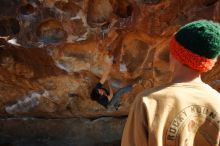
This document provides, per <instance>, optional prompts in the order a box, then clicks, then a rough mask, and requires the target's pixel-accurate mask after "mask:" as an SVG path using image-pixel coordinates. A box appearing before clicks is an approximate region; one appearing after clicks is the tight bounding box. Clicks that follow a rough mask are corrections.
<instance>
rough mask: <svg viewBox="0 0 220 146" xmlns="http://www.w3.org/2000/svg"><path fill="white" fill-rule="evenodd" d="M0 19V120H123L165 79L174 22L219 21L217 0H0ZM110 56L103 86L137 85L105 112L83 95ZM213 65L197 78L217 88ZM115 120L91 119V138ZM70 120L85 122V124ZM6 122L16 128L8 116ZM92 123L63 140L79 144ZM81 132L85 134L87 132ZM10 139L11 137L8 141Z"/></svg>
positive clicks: (0, 135) (175, 27)
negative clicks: (142, 96) (133, 105)
mask: <svg viewBox="0 0 220 146" xmlns="http://www.w3.org/2000/svg"><path fill="white" fill-rule="evenodd" d="M0 17H1V18H0V36H1V37H2V38H1V39H0V105H1V106H0V115H1V117H4V118H6V119H7V118H9V117H10V118H12V117H13V118H15V117H20V118H22V117H35V118H36V117H38V118H45V119H51V118H57V119H58V120H61V119H62V118H65V119H66V120H67V118H77V119H78V120H80V119H83V118H89V119H93V118H99V117H102V116H105V117H106V116H113V117H123V116H126V115H127V114H128V110H129V107H130V104H131V103H132V102H133V100H134V99H135V96H136V94H137V93H138V92H140V91H141V90H143V89H148V88H151V87H154V86H158V85H161V84H165V83H167V82H169V81H170V77H171V75H172V73H171V72H170V70H169V45H168V44H169V38H170V37H171V36H172V35H173V34H174V33H175V31H176V30H177V29H178V28H179V27H180V26H182V25H184V24H186V23H188V22H190V21H193V20H198V19H211V20H214V21H217V22H220V1H219V0H190V1H183V0H163V1H162V0H22V1H17V0H10V1H8V0H1V5H0ZM110 58H113V61H114V64H113V66H112V70H111V72H110V75H109V77H108V81H106V84H105V86H106V87H107V88H112V89H113V91H114V92H116V91H118V89H120V88H122V87H125V86H127V85H132V84H136V85H137V86H135V87H134V88H133V89H132V90H131V91H130V92H128V93H125V94H123V95H122V96H120V101H121V105H120V107H119V109H118V110H116V109H113V108H112V109H106V108H104V107H103V106H102V105H100V104H98V103H97V102H95V101H93V100H91V98H90V93H91V90H92V88H93V87H94V86H95V85H96V83H98V81H99V80H100V78H101V76H102V74H103V73H104V72H105V68H106V65H107V62H108V61H109V60H110ZM219 62H220V61H219V60H218V62H217V63H216V66H215V67H214V68H213V70H211V71H209V72H207V73H205V74H203V76H202V78H203V80H204V81H205V82H206V83H208V84H210V85H211V86H213V87H214V88H215V89H216V90H218V91H220V88H219V87H220V84H219V80H220V76H219V75H220V73H219V72H220V68H219V64H220V63H219ZM111 120H112V119H110V121H111ZM34 121H35V120H34ZM67 121H68V120H67ZM70 121H71V120H70ZM103 121H105V120H104V119H102V118H101V122H103ZM121 121H124V119H123V118H122V119H121V120H113V123H111V124H110V125H108V124H109V123H108V122H106V125H107V126H106V125H105V124H100V123H99V122H96V124H97V125H95V126H94V127H95V128H97V131H96V132H97V133H96V134H94V135H96V136H97V135H99V134H100V133H101V132H103V129H105V128H106V127H107V128H108V127H110V128H111V125H117V124H119V125H120V126H121V125H123V124H122V123H120V122H121ZM0 122H1V121H0ZM28 122H30V121H28ZM28 122H27V124H30V123H31V122H30V123H28ZM38 122H42V121H38V120H36V123H35V124H37V123H38ZM74 122H75V121H74ZM114 122H115V123H114ZM24 123H25V122H24ZM75 123H76V125H81V126H82V125H83V126H87V123H88V122H85V121H84V122H82V123H80V122H78V121H77V122H75ZM45 124H48V122H45ZM99 124H100V125H99ZM9 125H14V126H16V119H15V121H12V122H11V121H10V123H9ZM48 125H49V124H48ZM70 125H71V124H70ZM70 125H69V126H70ZM6 126H7V124H6ZM17 126H22V124H18V125H17ZM31 126H32V125H31ZM55 126H56V124H55ZM57 126H59V124H58V125H57ZM105 126H106V127H105ZM33 127H34V126H33ZM39 127H41V125H40V126H39ZM64 127H65V126H64ZM94 127H87V129H86V128H84V131H82V132H81V133H80V135H79V139H77V138H76V139H74V140H73V141H70V143H69V145H71V144H74V143H80V141H81V140H82V139H80V137H81V138H82V137H83V136H84V134H85V133H87V130H92V128H94ZM122 127H123V126H121V127H119V128H120V129H122ZM1 128H2V127H1ZM36 128H38V126H36ZM50 128H51V129H50V130H52V129H53V128H54V127H53V126H51V127H50ZM67 128H68V126H67ZM99 128H100V129H99ZM18 129H19V128H18ZM116 129H117V128H113V130H112V131H113V132H110V133H109V135H108V134H106V135H105V136H106V137H111V136H112V135H114V132H115V133H117V132H118V131H117V130H116ZM2 130H3V131H4V130H5V131H6V130H8V129H7V127H6V128H4V127H3V129H0V131H2ZM50 130H49V131H50ZM75 130H77V128H76V129H75ZM52 131H53V130H52ZM54 131H56V130H54ZM14 132H15V131H14ZM28 132H30V131H28ZM38 132H39V131H38ZM50 132H51V131H50ZM58 132H59V130H58ZM61 132H62V131H61ZM12 133H13V131H12ZM12 133H9V134H10V135H11V134H12ZM23 134H24V133H23ZM72 134H75V133H74V132H73V133H72ZM3 135H4V133H1V132H0V145H1V144H6V143H7V140H5V141H1V139H2V137H3ZM6 135H7V133H6ZM24 135H25V134H24ZM70 135H71V132H70ZM70 135H68V137H69V136H70ZM118 135H121V133H118ZM50 136H52V137H53V135H50ZM56 136H57V135H56V134H55V137H56ZM89 136H90V137H91V139H92V134H91V133H90V135H89ZM36 137H37V135H36ZM94 137H95V136H94ZM29 138H30V137H29ZM32 138H33V137H31V138H30V139H32ZM11 139H13V135H12V136H11V137H10V138H8V140H9V141H10V140H11ZM94 139H95V141H94V145H95V144H99V145H104V144H107V145H108V144H109V145H110V143H111V142H112V144H113V143H114V141H117V144H116V145H118V143H120V142H118V141H120V136H118V138H113V139H112V140H109V141H102V140H101V141H99V139H98V138H97V137H95V138H94ZM66 140H67V139H66ZM67 141H68V140H67ZM16 142H17V143H19V142H18V141H16ZM105 142H106V143H105ZM27 143H28V142H27ZM88 143H89V142H88ZM88 143H86V144H83V143H82V144H81V145H88ZM13 145H16V143H13ZM17 145H19V144H17ZM20 145H22V146H23V145H25V142H23V143H22V142H21V143H20ZM27 145H28V144H27ZM29 145H30V143H29ZM42 145H47V144H42ZM48 145H53V144H52V143H50V144H48ZM67 145H68V144H67ZM79 145H80V144H79Z"/></svg>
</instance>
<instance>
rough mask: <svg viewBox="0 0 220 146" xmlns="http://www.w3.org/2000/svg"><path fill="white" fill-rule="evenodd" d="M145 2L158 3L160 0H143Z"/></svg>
mask: <svg viewBox="0 0 220 146" xmlns="http://www.w3.org/2000/svg"><path fill="white" fill-rule="evenodd" d="M143 2H144V3H145V4H158V3H160V0H143Z"/></svg>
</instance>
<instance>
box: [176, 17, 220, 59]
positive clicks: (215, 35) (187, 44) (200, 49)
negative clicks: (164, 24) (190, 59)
mask: <svg viewBox="0 0 220 146" xmlns="http://www.w3.org/2000/svg"><path fill="white" fill-rule="evenodd" d="M175 38H176V41H177V42H179V43H180V44H181V45H182V46H183V47H184V48H186V49H189V50H191V51H192V52H193V53H195V54H198V55H200V56H203V57H206V58H209V59H213V58H216V57H217V56H218V55H219V54H220V24H218V23H215V22H213V21H208V20H199V21H194V22H191V23H189V24H187V25H185V26H183V27H181V28H180V30H179V31H178V32H177V33H176V35H175Z"/></svg>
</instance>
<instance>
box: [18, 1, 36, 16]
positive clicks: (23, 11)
mask: <svg viewBox="0 0 220 146" xmlns="http://www.w3.org/2000/svg"><path fill="white" fill-rule="evenodd" d="M19 11H20V13H21V14H22V15H29V14H32V13H34V7H33V6H32V5H31V4H26V5H23V6H21V7H20V9H19Z"/></svg>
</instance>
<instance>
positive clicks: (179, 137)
mask: <svg viewBox="0 0 220 146" xmlns="http://www.w3.org/2000/svg"><path fill="white" fill-rule="evenodd" d="M219 129H220V115H219V114H218V113H217V112H215V111H213V110H211V109H209V108H207V107H205V106H200V105H192V106H189V107H186V108H184V109H183V110H182V111H181V112H179V113H178V115H177V116H176V117H175V119H174V120H173V121H172V122H171V124H170V126H169V127H168V130H167V133H166V142H165V143H166V146H179V145H183V146H193V145H196V146H197V145H198V146H215V145H218V141H217V140H218V139H219Z"/></svg>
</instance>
